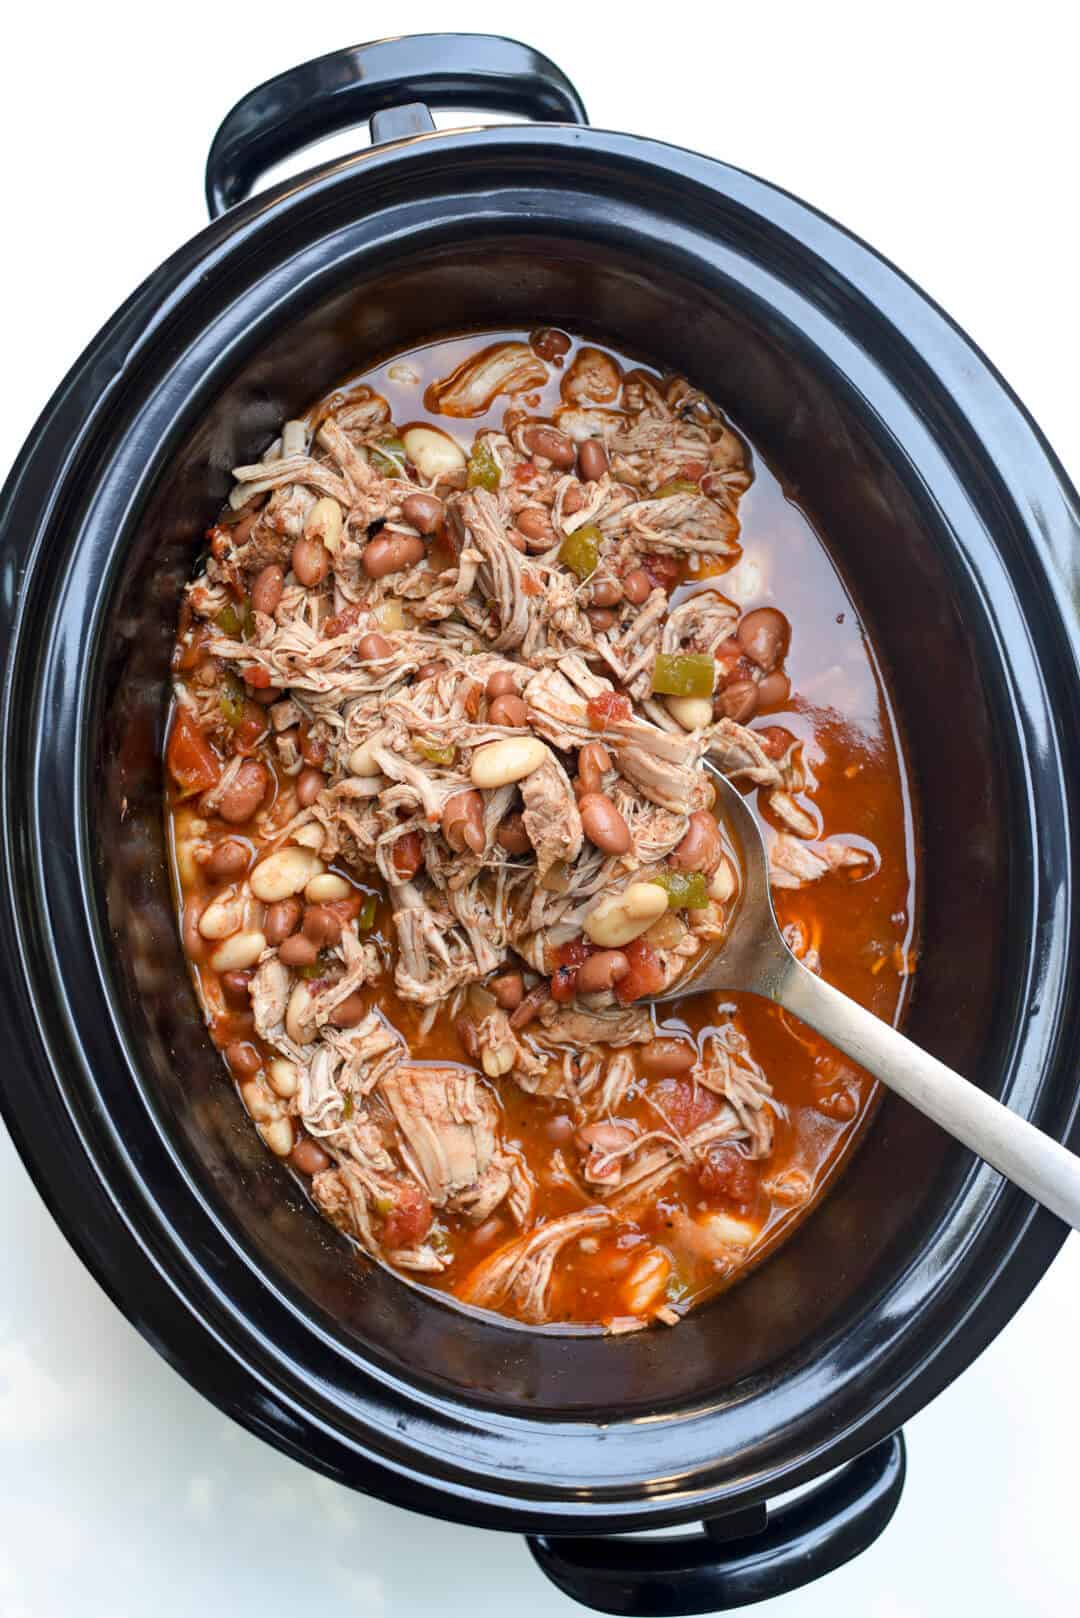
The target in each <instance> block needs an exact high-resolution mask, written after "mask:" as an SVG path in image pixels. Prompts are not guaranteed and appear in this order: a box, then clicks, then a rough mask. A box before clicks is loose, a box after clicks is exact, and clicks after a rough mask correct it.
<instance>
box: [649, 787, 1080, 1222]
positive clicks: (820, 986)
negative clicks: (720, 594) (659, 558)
mask: <svg viewBox="0 0 1080 1618" xmlns="http://www.w3.org/2000/svg"><path fill="white" fill-rule="evenodd" d="M707 767H708V768H709V771H710V774H711V775H712V776H713V778H714V780H715V782H716V789H717V792H718V794H719V798H718V801H717V807H718V809H719V810H720V812H721V814H722V815H723V817H724V818H725V819H726V821H727V823H728V826H729V828H730V831H731V834H732V836H733V838H734V839H735V842H736V846H737V850H738V854H739V860H740V864H741V867H742V879H743V886H742V893H741V895H740V897H739V901H738V907H737V910H736V914H735V919H734V922H733V924H732V928H731V931H730V933H729V934H728V936H727V939H726V941H725V943H724V945H723V946H722V948H720V949H719V950H717V951H716V953H715V954H713V955H711V956H709V957H708V958H707V959H706V960H705V961H704V962H703V964H702V966H701V968H700V970H699V971H697V972H695V973H693V974H692V976H691V977H690V978H689V979H687V978H685V977H684V978H683V979H681V980H680V982H679V983H678V985H677V987H676V988H674V989H673V990H671V991H669V992H668V993H667V994H663V995H657V996H656V1002H657V1003H660V1002H662V1001H664V1000H672V999H675V998H676V997H677V996H681V995H684V994H686V993H687V992H690V993H695V994H696V993H701V992H706V991H715V990H718V989H720V990H723V989H727V990H732V989H743V990H746V991H748V992H749V993H751V994H760V995H763V996H764V997H765V998H766V999H767V1000H773V1001H775V1002H776V1004H777V1005H779V1006H783V1007H784V1009H785V1011H790V1012H791V1013H792V1014H793V1015H794V1016H796V1017H799V1018H800V1019H801V1020H802V1021H803V1022H805V1023H809V1025H810V1027H811V1028H816V1029H817V1031H818V1033H819V1034H823V1035H824V1036H825V1038H826V1039H827V1040H829V1042H830V1043H831V1044H833V1045H835V1046H836V1048H837V1049H838V1050H841V1051H843V1052H844V1053H845V1055H847V1056H850V1057H851V1058H852V1060H853V1061H856V1062H858V1063H859V1064H860V1066H862V1067H865V1068H867V1069H868V1070H869V1072H871V1073H873V1074H874V1075H875V1077H876V1078H879V1079H880V1080H881V1081H882V1083H884V1084H887V1085H888V1086H889V1088H890V1090H895V1091H896V1093H897V1095H901V1096H903V1098H904V1100H905V1101H910V1102H911V1105H912V1106H913V1107H918V1109H919V1111H920V1112H923V1113H925V1114H926V1116H927V1117H928V1118H932V1119H933V1120H934V1122H935V1123H937V1124H940V1125H941V1127H942V1129H944V1130H947V1131H948V1133H949V1134H950V1135H952V1136H953V1137H954V1139H956V1140H958V1141H961V1142H963V1144H964V1145H965V1146H969V1147H970V1148H971V1150H972V1151H973V1152H977V1153H978V1154H979V1156H980V1157H982V1158H985V1160H986V1162H987V1163H989V1164H991V1166H992V1167H993V1168H995V1169H997V1170H998V1172H999V1173H1000V1174H1004V1175H1005V1176H1006V1178H1007V1179H1009V1180H1012V1181H1013V1182H1014V1184H1016V1185H1018V1186H1021V1187H1022V1188H1023V1189H1024V1190H1025V1191H1026V1192H1028V1194H1029V1195H1030V1196H1032V1197H1034V1198H1035V1199H1036V1201H1037V1202H1041V1203H1043V1204H1044V1206H1045V1207H1047V1208H1050V1209H1052V1210H1053V1212H1054V1213H1056V1214H1058V1215H1060V1217H1061V1218H1062V1219H1065V1220H1067V1221H1068V1223H1069V1224H1070V1225H1072V1227H1073V1229H1074V1230H1076V1229H1080V1157H1076V1156H1074V1155H1073V1153H1072V1152H1070V1151H1068V1150H1066V1148H1065V1147H1064V1146H1061V1145H1060V1144H1059V1143H1058V1142H1057V1141H1056V1140H1051V1139H1050V1137H1049V1135H1044V1134H1043V1133H1042V1131H1041V1130H1039V1129H1036V1128H1035V1126H1034V1124H1029V1123H1028V1122H1027V1120H1026V1119H1025V1118H1021V1117H1019V1116H1018V1114H1017V1113H1015V1112H1010V1110H1009V1108H1008V1107H1005V1106H1003V1105H1002V1104H1001V1102H1000V1101H995V1100H994V1099H993V1097H992V1096H988V1095H987V1094H986V1092H985V1091H983V1090H980V1089H979V1088H978V1086H977V1085H974V1084H972V1083H971V1081H970V1080H969V1079H965V1078H962V1077H961V1075H960V1074H959V1073H954V1072H953V1070H952V1068H949V1067H946V1066H945V1064H944V1062H939V1061H937V1059H936V1058H935V1057H933V1056H929V1055H928V1054H927V1052H926V1051H924V1050H920V1048H919V1046H918V1045H915V1044H913V1043H912V1042H911V1040H910V1039H905V1037H904V1035H903V1034H899V1033H897V1031H896V1029H895V1028H890V1027H889V1025H888V1024H887V1023H884V1022H881V1021H880V1019H879V1018H877V1017H875V1016H874V1015H873V1013H872V1012H870V1011H866V1010H865V1009H864V1008H863V1007H862V1006H860V1005H859V1004H858V1003H857V1002H856V1001H854V1000H851V999H849V997H848V996H847V995H846V994H842V993H841V992H840V990H839V989H834V988H833V987H832V986H831V985H830V984H828V983H825V982H824V981H823V980H822V979H821V978H819V977H816V976H815V975H814V973H813V972H810V971H808V970H807V968H806V967H805V966H803V965H802V964H801V962H800V961H798V960H797V959H796V958H795V956H794V955H793V954H792V953H791V951H790V949H789V948H788V946H787V945H786V944H785V942H784V940H783V938H782V936H781V933H780V929H779V927H778V925H777V921H776V915H775V913H774V911H773V906H772V896H771V894H770V892H769V867H768V859H767V857H766V853H765V845H764V843H763V841H762V838H761V833H760V831H759V830H758V826H757V822H756V821H755V819H754V817H753V815H752V814H751V812H750V809H749V808H748V807H747V805H746V803H745V801H744V799H743V797H742V794H741V793H740V792H739V791H738V790H737V789H736V788H735V787H733V786H732V785H731V783H730V782H729V781H728V780H727V779H726V778H725V777H724V776H722V775H720V773H719V772H718V771H717V770H714V769H712V767H711V766H707Z"/></svg>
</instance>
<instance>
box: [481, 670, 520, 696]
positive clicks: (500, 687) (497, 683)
mask: <svg viewBox="0 0 1080 1618" xmlns="http://www.w3.org/2000/svg"><path fill="white" fill-rule="evenodd" d="M517 689H518V681H517V675H516V674H515V673H514V672H513V670H512V669H498V670H497V671H496V672H495V673H494V674H492V675H490V676H489V678H488V683H487V685H486V686H485V687H484V695H485V696H486V697H487V699H488V701H489V702H494V700H495V698H496V697H516V696H517Z"/></svg>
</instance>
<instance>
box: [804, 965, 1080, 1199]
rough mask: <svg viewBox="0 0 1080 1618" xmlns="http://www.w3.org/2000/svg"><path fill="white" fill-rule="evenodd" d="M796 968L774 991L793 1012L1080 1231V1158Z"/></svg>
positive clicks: (832, 990)
mask: <svg viewBox="0 0 1080 1618" xmlns="http://www.w3.org/2000/svg"><path fill="white" fill-rule="evenodd" d="M791 965H792V967H793V968H795V970H793V971H788V972H784V973H783V975H782V980H781V981H780V982H779V983H777V984H776V985H775V988H774V990H773V993H774V995H775V998H776V999H777V1000H778V1001H779V1003H780V1004H781V1005H782V1006H784V1007H785V1009H786V1010H788V1011H790V1012H793V1013H794V1015H795V1016H796V1017H799V1018H801V1019H802V1021H803V1022H806V1023H809V1024H810V1026H811V1028H816V1029H817V1031H818V1033H819V1034H823V1035H824V1036H825V1038H826V1039H827V1040H828V1041H829V1042H830V1044H833V1045H835V1046H836V1047H837V1049H839V1050H842V1051H843V1052H844V1053H845V1055H847V1056H850V1057H851V1058H852V1060H853V1061H856V1062H858V1063H859V1064H860V1066H862V1067H865V1068H867V1069H868V1070H869V1071H870V1072H871V1073H873V1074H874V1075H875V1077H876V1078H879V1079H880V1080H881V1081H882V1083H883V1084H887V1085H888V1086H889V1088H890V1090H895V1091H896V1093H897V1095H900V1096H903V1098H904V1100H905V1101H910V1102H911V1105H912V1106H913V1107H917V1108H918V1109H919V1111H920V1112H922V1113H925V1114H926V1116H927V1117H928V1118H932V1119H933V1120H934V1122H935V1123H936V1124H940V1125H941V1127H942V1129H944V1130H946V1131H947V1132H948V1133H949V1134H950V1135H952V1136H953V1137H954V1139H956V1140H958V1141H962V1142H963V1144H964V1145H965V1146H970V1147H971V1150H972V1151H973V1152H977V1153H978V1154H979V1156H980V1157H982V1158H985V1159H986V1161H987V1162H988V1163H989V1164H991V1165H992V1166H993V1167H994V1168H995V1169H997V1170H998V1172H999V1173H1001V1174H1004V1175H1005V1177H1006V1179H1009V1180H1012V1181H1013V1183H1014V1184H1015V1185H1018V1186H1021V1187H1022V1188H1023V1189H1024V1190H1025V1191H1026V1192H1028V1194H1029V1195H1030V1196H1032V1197H1034V1198H1035V1200H1036V1202H1041V1203H1042V1204H1043V1205H1044V1207H1047V1208H1050V1209H1052V1210H1053V1212H1054V1213H1056V1214H1058V1215H1059V1217H1060V1218H1062V1219H1064V1220H1066V1221H1067V1222H1068V1223H1069V1224H1070V1225H1071V1226H1072V1227H1073V1229H1074V1230H1080V1157H1076V1156H1074V1154H1073V1153H1072V1152H1070V1151H1068V1150H1067V1148H1066V1147H1064V1146H1062V1145H1060V1144H1059V1143H1058V1142H1057V1141H1056V1140H1051V1139H1050V1136H1049V1135H1044V1134H1043V1132H1042V1130H1040V1129H1036V1128H1035V1126H1034V1124H1029V1123H1028V1121H1027V1119H1026V1118H1021V1117H1019V1116H1018V1114H1017V1113H1015V1112H1010V1110H1009V1108H1008V1107H1005V1106H1003V1105H1002V1104H1001V1102H1000V1101H995V1100H994V1098H993V1096H988V1095H987V1094H986V1093H985V1091H983V1090H980V1089H979V1088H978V1086H977V1085H974V1084H972V1083H971V1081H970V1080H969V1079H965V1078H962V1077H961V1076H960V1074H959V1073H954V1072H953V1070H952V1068H951V1067H946V1066H945V1064H944V1062H939V1061H938V1060H937V1058H936V1057H933V1056H929V1055H928V1054H927V1053H926V1051H924V1050H920V1048H919V1047H918V1045H913V1044H912V1042H911V1040H909V1039H905V1038H904V1035H903V1034H899V1033H897V1031H896V1029H895V1028H890V1027H889V1025H888V1024H887V1023H883V1022H881V1021H880V1019H879V1018H877V1017H875V1016H874V1015H873V1013H872V1012H869V1011H865V1010H864V1009H863V1007H862V1006H860V1005H858V1004H857V1003H856V1002H855V1001H854V1000H849V999H848V997H847V995H845V994H841V993H840V992H839V990H837V989H834V988H832V987H831V986H830V985H829V984H828V983H825V982H823V981H822V979H821V978H819V977H815V976H814V974H813V973H812V972H808V971H807V970H806V968H805V967H804V966H802V965H800V964H799V962H797V961H795V960H794V959H792V961H791Z"/></svg>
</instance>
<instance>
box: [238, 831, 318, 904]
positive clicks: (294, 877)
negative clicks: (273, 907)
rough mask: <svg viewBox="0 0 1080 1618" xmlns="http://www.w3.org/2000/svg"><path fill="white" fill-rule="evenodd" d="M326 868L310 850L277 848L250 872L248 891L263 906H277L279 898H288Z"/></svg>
mask: <svg viewBox="0 0 1080 1618" xmlns="http://www.w3.org/2000/svg"><path fill="white" fill-rule="evenodd" d="M325 869H326V867H325V866H324V865H323V862H322V860H321V859H320V858H319V856H318V855H317V854H313V853H312V852H311V850H310V849H309V848H297V847H296V846H295V845H294V846H293V847H290V848H279V849H278V851H277V853H276V854H269V855H268V856H267V857H266V859H264V860H262V861H261V862H260V863H259V864H258V865H256V867H255V869H254V870H253V871H252V873H251V891H252V893H253V894H254V895H255V897H256V899H262V900H263V902H264V903H265V904H276V903H277V901H278V900H279V899H289V898H291V897H292V895H293V894H294V893H299V892H300V890H301V889H302V888H304V887H306V885H307V884H308V883H309V882H310V881H311V879H312V877H313V876H318V874H319V872H320V871H324V870H325Z"/></svg>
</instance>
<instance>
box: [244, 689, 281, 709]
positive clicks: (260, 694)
mask: <svg viewBox="0 0 1080 1618" xmlns="http://www.w3.org/2000/svg"><path fill="white" fill-rule="evenodd" d="M280 695H281V687H280V686H278V685H264V686H262V687H261V688H260V689H259V690H258V691H253V692H252V693H251V700H252V702H257V703H258V705H259V707H260V708H272V707H273V705H274V703H275V702H276V701H277V700H278V698H279V697H280Z"/></svg>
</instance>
